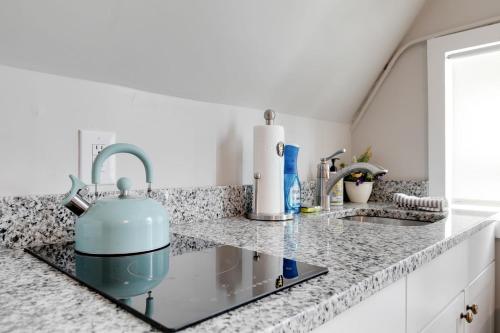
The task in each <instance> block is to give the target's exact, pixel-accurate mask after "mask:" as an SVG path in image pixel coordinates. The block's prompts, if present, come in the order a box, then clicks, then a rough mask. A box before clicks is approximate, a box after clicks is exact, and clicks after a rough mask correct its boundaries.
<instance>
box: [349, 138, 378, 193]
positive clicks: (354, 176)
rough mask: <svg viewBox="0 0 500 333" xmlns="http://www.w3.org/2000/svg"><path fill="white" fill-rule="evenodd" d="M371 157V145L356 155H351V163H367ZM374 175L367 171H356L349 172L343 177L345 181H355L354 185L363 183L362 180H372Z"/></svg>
mask: <svg viewBox="0 0 500 333" xmlns="http://www.w3.org/2000/svg"><path fill="white" fill-rule="evenodd" d="M371 158H372V147H371V146H369V147H368V148H366V150H365V151H364V152H363V153H362V154H361V155H359V156H358V157H356V156H353V157H352V163H368V162H369V161H370V159H371ZM373 180H374V177H373V175H372V174H371V173H369V172H356V173H351V174H350V175H347V176H345V177H344V181H346V182H355V183H356V185H360V184H363V183H364V182H372V181H373Z"/></svg>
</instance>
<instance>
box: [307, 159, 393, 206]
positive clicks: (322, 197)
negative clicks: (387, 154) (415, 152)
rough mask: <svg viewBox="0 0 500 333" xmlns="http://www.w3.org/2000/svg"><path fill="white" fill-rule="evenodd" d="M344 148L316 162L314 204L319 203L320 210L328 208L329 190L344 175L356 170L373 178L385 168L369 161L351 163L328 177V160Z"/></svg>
mask: <svg viewBox="0 0 500 333" xmlns="http://www.w3.org/2000/svg"><path fill="white" fill-rule="evenodd" d="M345 152H346V150H345V149H340V150H338V151H336V152H335V153H333V154H332V155H330V156H328V157H325V158H322V159H321V162H320V163H319V164H318V174H317V178H316V204H317V205H321V209H322V210H326V211H329V210H330V192H331V191H332V188H333V187H334V186H335V184H337V182H338V181H339V180H341V179H342V178H344V177H345V176H347V175H349V174H351V173H356V172H369V173H371V174H372V175H373V176H374V177H375V178H377V177H380V176H383V175H385V174H386V173H387V170H386V169H384V168H382V167H380V166H377V165H374V164H371V163H353V164H351V165H349V166H347V167H345V168H343V169H342V170H339V171H337V172H336V173H335V175H333V176H332V177H331V178H330V168H329V165H328V161H329V160H331V159H332V158H334V157H336V156H338V155H340V154H343V153H345Z"/></svg>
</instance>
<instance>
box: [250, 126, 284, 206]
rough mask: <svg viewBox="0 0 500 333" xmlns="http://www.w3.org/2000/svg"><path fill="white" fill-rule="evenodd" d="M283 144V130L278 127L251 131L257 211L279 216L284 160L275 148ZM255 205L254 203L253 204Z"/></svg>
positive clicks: (257, 128)
mask: <svg viewBox="0 0 500 333" xmlns="http://www.w3.org/2000/svg"><path fill="white" fill-rule="evenodd" d="M279 142H285V130H284V129H283V127H281V126H278V125H260V126H255V127H254V129H253V171H254V174H255V173H257V172H258V173H260V180H259V190H258V192H257V196H258V197H257V198H256V200H257V201H258V205H257V211H255V205H254V212H255V213H262V214H279V213H283V212H284V211H285V207H284V189H283V186H284V184H283V181H284V180H283V172H284V159H283V156H279V155H278V153H277V150H276V147H277V145H278V143H279ZM254 204H255V202H254Z"/></svg>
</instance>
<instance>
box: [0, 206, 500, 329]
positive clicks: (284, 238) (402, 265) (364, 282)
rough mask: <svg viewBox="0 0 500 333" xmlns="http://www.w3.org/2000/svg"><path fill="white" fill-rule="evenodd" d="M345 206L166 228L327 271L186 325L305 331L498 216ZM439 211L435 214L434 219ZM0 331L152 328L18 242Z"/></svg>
mask: <svg viewBox="0 0 500 333" xmlns="http://www.w3.org/2000/svg"><path fill="white" fill-rule="evenodd" d="M356 214H362V215H367V214H368V215H377V216H387V217H401V218H412V217H413V218H419V219H420V220H424V221H436V220H440V221H438V222H434V223H425V222H422V223H425V225H422V226H413V227H406V226H391V225H381V224H370V223H363V222H355V221H347V220H340V219H338V218H339V217H342V216H347V215H356ZM443 218H444V215H443V214H441V213H427V212H417V211H404V210H400V209H397V208H394V207H392V206H391V205H389V204H367V205H356V204H348V205H345V206H343V207H336V208H334V210H333V211H332V212H330V213H328V214H317V215H302V216H300V217H298V218H297V219H296V220H294V221H293V222H288V223H270V222H259V221H250V220H247V219H245V218H243V217H235V218H223V219H217V220H210V221H197V222H192V223H182V224H174V225H172V228H171V229H172V232H175V233H178V234H183V235H187V236H192V237H197V238H201V239H205V240H207V241H213V242H217V243H224V244H229V245H234V246H239V247H243V248H247V249H251V250H255V251H260V252H265V253H269V254H273V255H278V256H285V257H289V258H294V259H296V260H298V261H304V262H307V263H311V264H316V265H321V266H326V267H328V268H329V270H330V271H329V273H328V274H327V275H324V276H321V277H318V278H316V279H313V280H310V281H307V282H304V283H301V284H300V285H298V286H295V287H292V288H291V289H288V290H285V291H283V292H279V293H276V294H273V295H271V296H268V297H265V298H263V299H261V300H259V301H257V302H254V303H251V304H248V305H246V306H243V307H241V308H239V309H236V310H233V311H231V312H228V313H225V314H222V315H220V316H218V317H215V318H213V319H210V320H207V321H205V322H203V323H201V324H198V325H196V326H194V327H192V328H189V329H187V330H186V331H192V332H198V331H199V332H207V331H240V332H255V331H269V332H271V331H272V332H288V331H294V332H295V331H308V330H311V329H314V328H315V327H318V326H320V325H321V324H323V323H325V322H326V321H328V320H331V319H333V318H334V317H335V316H336V315H338V314H339V313H341V312H343V311H345V310H346V309H348V308H350V307H352V306H354V305H356V304H357V303H359V302H360V301H362V300H364V299H366V298H367V297H369V296H371V295H372V294H374V293H376V292H377V291H379V290H381V289H382V288H384V287H386V286H388V285H390V284H391V283H393V282H395V281H397V280H399V279H400V278H402V277H404V276H406V275H407V274H409V273H410V272H412V271H414V270H415V269H417V268H418V267H420V266H422V265H423V264H425V263H427V262H429V261H430V260H432V259H434V258H435V257H437V256H439V255H440V254H442V253H444V252H445V251H446V250H448V249H450V248H451V247H453V246H455V245H457V244H458V243H460V242H461V241H463V240H464V239H467V238H468V237H470V236H471V235H473V234H474V233H476V232H478V231H479V230H481V229H483V228H485V227H486V226H488V225H490V224H491V223H494V221H496V220H497V219H500V215H496V216H494V217H492V218H487V219H484V218H481V217H478V216H469V215H466V214H458V213H451V214H450V215H449V216H448V217H446V218H444V219H443ZM441 219H442V220H441ZM0 267H1V270H0V281H1V282H2V283H1V284H0V295H2V297H1V298H0V331H16V330H18V331H26V330H27V331H41V332H42V331H47V332H49V331H50V332H54V331H95V332H113V331H116V332H138V331H141V332H143V331H154V329H152V328H151V326H150V325H148V324H146V323H144V322H142V321H141V320H140V319H137V318H135V317H134V316H133V315H131V314H129V313H127V312H125V311H124V310H121V309H120V308H118V307H117V306H115V305H114V304H112V303H111V302H109V301H107V300H106V299H104V298H103V297H101V296H99V295H97V294H95V293H93V292H91V291H89V290H88V289H86V288H85V287H83V286H80V285H79V284H78V283H77V282H75V281H74V280H72V279H70V278H69V277H67V276H65V275H64V274H61V273H59V272H57V271H56V270H55V269H53V268H51V267H49V266H48V265H46V264H45V263H42V262H41V261H39V260H38V259H35V258H34V257H32V256H31V255H29V254H27V253H25V252H23V251H22V250H0Z"/></svg>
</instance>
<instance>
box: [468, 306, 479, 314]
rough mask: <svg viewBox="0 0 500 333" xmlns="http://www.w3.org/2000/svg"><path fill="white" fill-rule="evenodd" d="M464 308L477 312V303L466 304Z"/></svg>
mask: <svg viewBox="0 0 500 333" xmlns="http://www.w3.org/2000/svg"><path fill="white" fill-rule="evenodd" d="M466 309H467V310H471V311H472V313H473V314H477V313H478V312H479V307H478V306H477V304H472V305H467V307H466Z"/></svg>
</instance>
